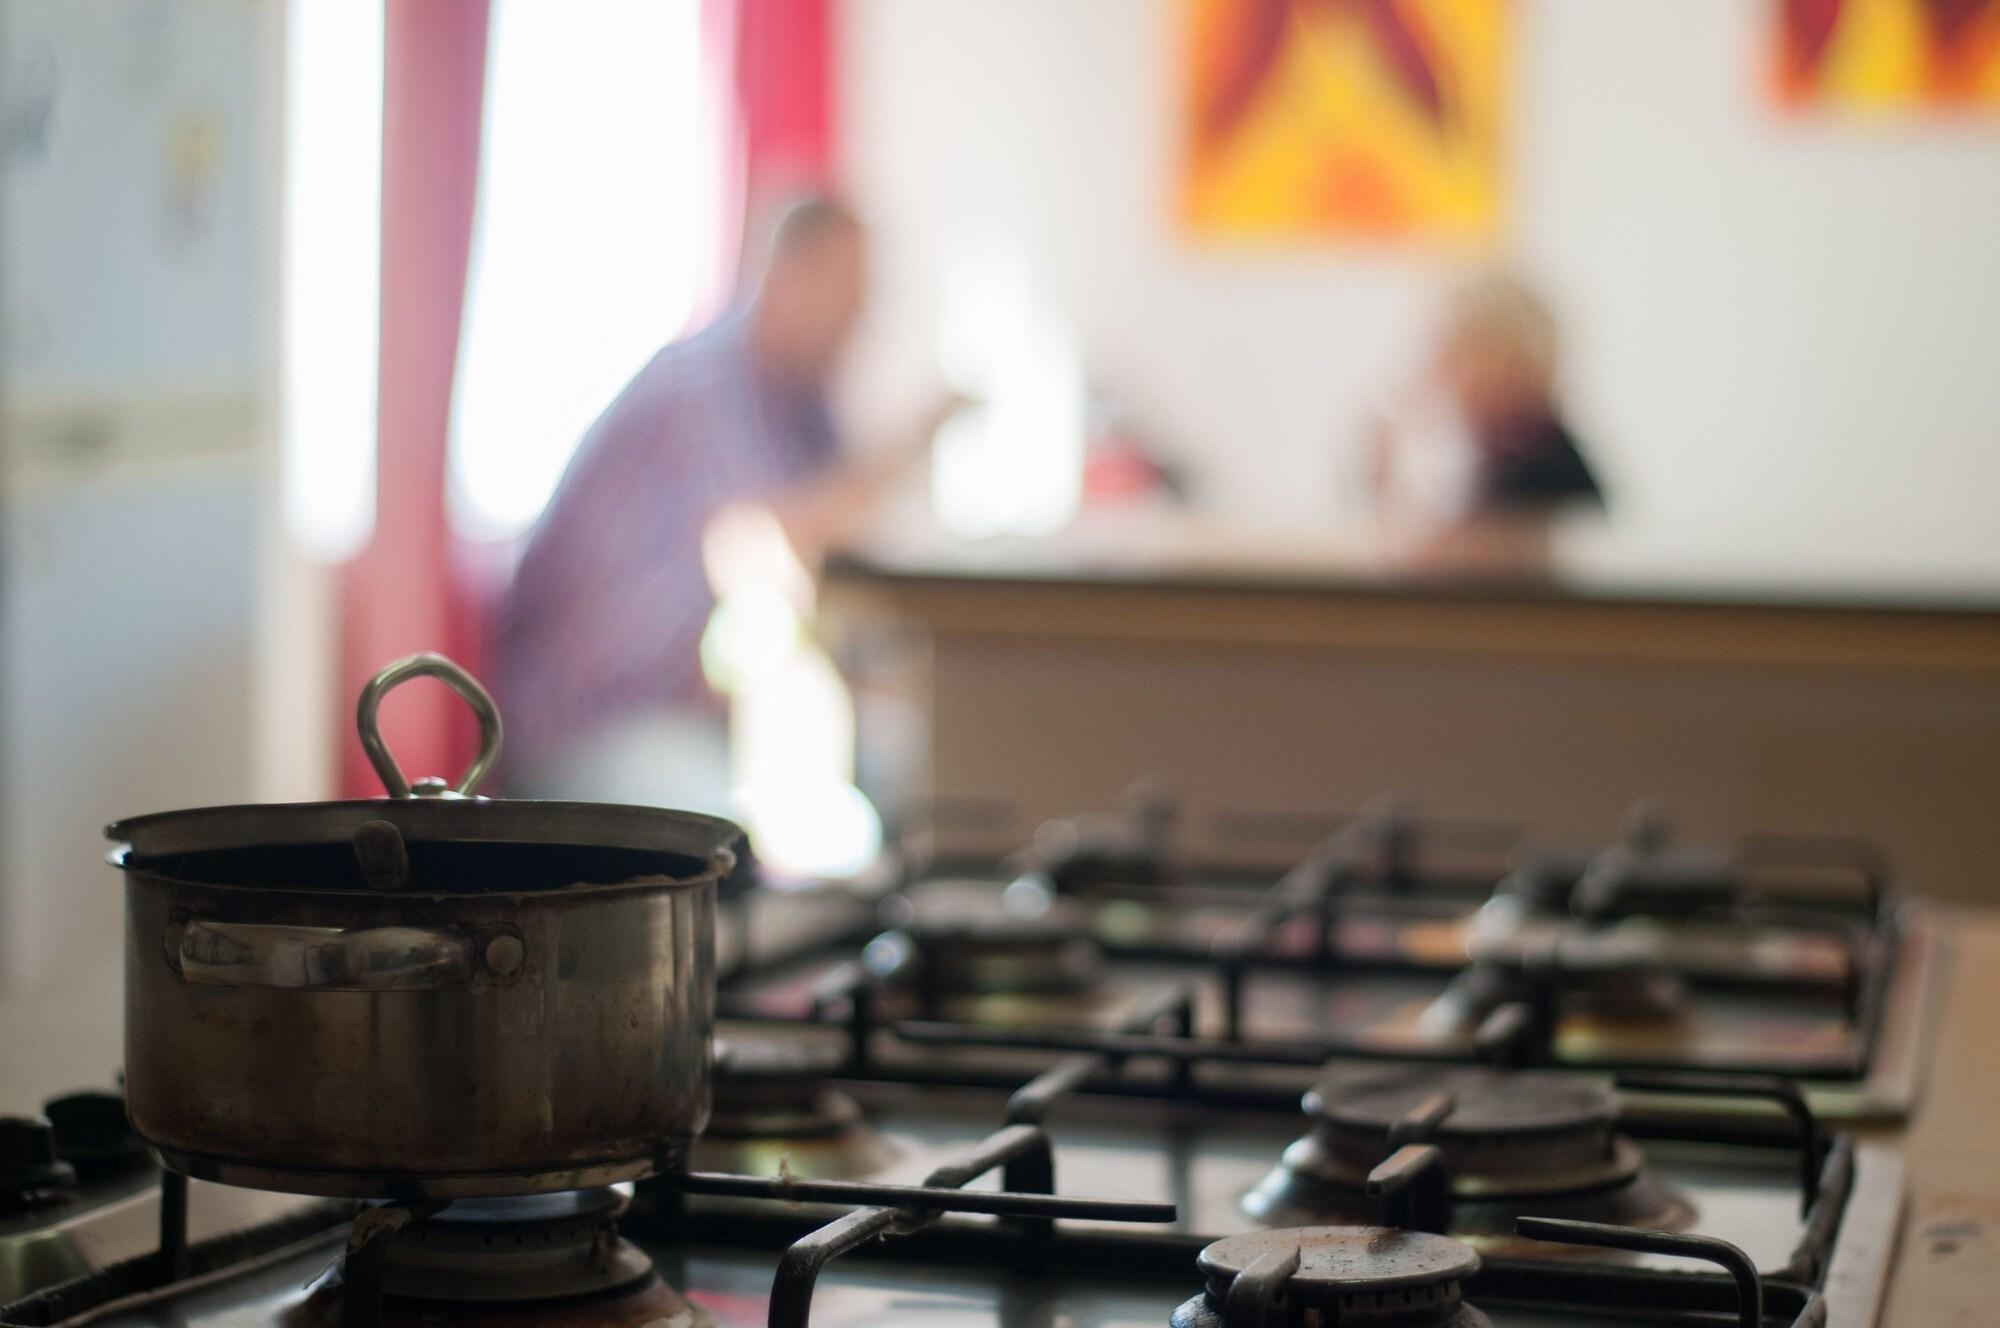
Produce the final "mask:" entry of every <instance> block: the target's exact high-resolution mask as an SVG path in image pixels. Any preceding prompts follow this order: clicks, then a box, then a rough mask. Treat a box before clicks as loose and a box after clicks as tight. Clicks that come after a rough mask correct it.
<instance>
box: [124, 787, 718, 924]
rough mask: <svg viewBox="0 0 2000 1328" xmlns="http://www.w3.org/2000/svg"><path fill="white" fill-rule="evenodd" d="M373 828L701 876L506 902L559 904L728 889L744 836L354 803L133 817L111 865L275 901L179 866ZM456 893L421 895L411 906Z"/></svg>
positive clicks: (346, 837) (657, 877) (551, 805)
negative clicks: (684, 868)
mask: <svg viewBox="0 0 2000 1328" xmlns="http://www.w3.org/2000/svg"><path fill="white" fill-rule="evenodd" d="M370 821H388V822H390V823H391V824H393V825H394V826H395V827H396V829H397V830H398V831H400V832H401V833H402V835H403V836H404V838H405V839H407V840H412V841H416V842H420V843H432V844H452V843H457V844H534V845H556V846H562V847H567V848H603V849H618V850H625V851H630V852H641V853H660V854H666V855H671V856H673V857H677V858H682V859H685V860H687V861H688V862H690V863H694V864H700V868H699V870H697V871H694V872H692V873H689V874H685V875H682V874H668V873H646V874H644V875H637V876H633V877H628V878H625V879H623V880H618V881H582V880H580V881H576V882H570V883H565V884H563V885H558V886H551V887H546V888H540V889H532V890H520V891H502V892H499V893H505V894H521V895H555V894H561V893H568V892H572V891H575V890H580V889H621V888H631V889H660V888H662V887H663V886H667V887H673V886H687V885H698V884H700V883H702V882H704V881H710V880H719V879H720V878H721V877H722V876H725V875H727V874H728V872H729V871H730V869H731V868H732V867H733V866H734V865H735V862H736V854H735V852H734V851H733V850H734V847H735V845H736V844H737V843H738V842H739V841H740V840H741V839H742V831H741V830H739V829H738V828H737V827H736V826H735V825H734V824H733V823H732V822H729V821H726V820H723V819H722V818H721V817H716V816H705V815H702V814H700V813H697V812H681V811H671V810H668V809H666V808H663V807H641V806H631V805H624V804H618V803H595V802H563V801H542V800H536V799H526V798H509V799H486V798H354V799H347V800H342V801H334V802H279V803H240V804H234V805H222V806H213V807H190V808H184V809H181V810H177V811H168V812H152V813H149V814H147V815H144V816H134V817H128V818H126V819H124V820H120V821H114V822H112V823H111V824H110V825H108V826H106V827H105V830H104V833H105V835H106V836H107V837H108V838H110V839H112V840H113V841H116V846H115V847H114V848H113V849H112V850H111V852H110V854H109V855H108V856H109V861H110V862H111V865H112V866H114V867H117V868H119V869H120V870H121V871H125V872H128V873H134V874H144V875H150V876H153V877H155V878H156V879H161V880H171V881H174V882H176V883H177V884H183V885H189V886H195V887H198V888H201V889H210V890H231V891H235V890H241V891H247V892H251V893H258V894H270V893H273V892H274V887H271V886H246V885H238V884H232V883H226V882H216V881H202V880H198V879H185V878H182V877H181V876H180V875H179V874H178V873H177V872H176V871H175V869H174V866H175V864H173V862H172V861H171V860H172V859H173V858H175V857H178V856H181V855H184V854H191V853H211V852H228V851H232V850H238V849H259V848H270V849H278V848H291V847H297V846H299V845H306V844H337V843H342V842H346V841H350V840H352V838H353V836H354V834H355V832H356V831H357V830H358V829H359V828H360V827H361V826H362V825H364V824H366V823H367V822H370ZM275 890H276V891H278V892H282V893H285V894H296V895H321V896H329V897H333V898H342V899H351V898H356V897H372V898H375V899H384V898H394V897H396V896H394V895H387V896H385V895H379V894H373V893H372V892H367V891H356V890H336V889H326V888H315V887H310V886H302V887H295V888H294V887H275ZM452 893H454V892H443V893H442V894H441V893H440V892H436V891H429V890H423V889H415V890H411V891H408V892H407V893H405V894H403V895H402V896H401V897H403V898H428V897H431V896H432V895H434V894H435V895H439V897H444V895H447V894H452Z"/></svg>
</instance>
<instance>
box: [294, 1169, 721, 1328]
mask: <svg viewBox="0 0 2000 1328" xmlns="http://www.w3.org/2000/svg"><path fill="white" fill-rule="evenodd" d="M625 1203H626V1201H625V1197H624V1196H623V1195H622V1194H620V1193H618V1192H617V1191H615V1190H610V1189H593V1190H571V1191H567V1192H562V1193H555V1194H536V1195H527V1196H522V1197H519V1198H503V1199H467V1200H461V1201H459V1202H457V1203H454V1204H452V1205H450V1206H449V1207H447V1208H446V1209H444V1210H443V1211H442V1212H440V1213H438V1214H436V1215H435V1216H433V1217H430V1218H428V1219H425V1220H421V1221H417V1222H412V1223H411V1224H410V1225H409V1226H408V1227H406V1228H405V1229H403V1230H402V1231H400V1232H398V1233H396V1234H395V1235H394V1236H393V1237H392V1238H390V1243H389V1244H388V1245H387V1247H386V1248H385V1250H384V1252H383V1256H382V1267H381V1285H382V1314H381V1320H380V1322H381V1324H382V1325H383V1328H406V1326H407V1328H434V1326H435V1328H448V1326H452V1325H466V1326H467V1328H470V1326H471V1325H488V1324H509V1325H512V1324H523V1325H525V1324H530V1323H532V1324H537V1325H546V1326H547V1328H564V1325H571V1326H573V1328H650V1326H651V1325H656V1324H659V1323H672V1324H674V1325H676V1328H680V1325H683V1324H685V1325H686V1328H714V1325H713V1321H712V1320H711V1319H710V1318H708V1316H706V1315H705V1314H703V1313H702V1311H700V1310H698V1309H696V1308H695V1307H693V1306H692V1305H690V1304H688V1302H686V1301H685V1300H683V1299H682V1298H681V1297H680V1296H679V1295H678V1294H677V1293H676V1292H674V1291H673V1289H672V1288H670V1287H668V1286H667V1285H666V1284H665V1283H664V1282H663V1281H662V1280H661V1279H660V1276H659V1274H658V1273H657V1272H656V1271H655V1270H654V1268H653V1262H652V1260H651V1259H649V1258H648V1257H647V1256H646V1254H645V1252H644V1251H642V1250H641V1249H639V1247H638V1246H636V1245H634V1244H632V1243H631V1242H630V1241H628V1240H625V1239H623V1238H621V1237H620V1236H619V1234H618V1216H619V1214H620V1213H622V1212H623V1211H624V1209H625ZM345 1295H346V1289H345V1284H344V1281H343V1278H342V1276H341V1275H340V1274H339V1273H334V1274H331V1275H329V1276H327V1277H325V1278H323V1279H322V1280H321V1281H320V1282H319V1283H317V1284H316V1285H315V1286H314V1287H313V1289H312V1291H311V1292H310V1293H309V1295H308V1296H307V1298H306V1299H305V1301H304V1302H303V1303H301V1304H300V1305H299V1306H298V1307H297V1308H296V1310H295V1311H294V1312H293V1313H292V1314H291V1315H289V1316H287V1318H286V1319H285V1320H284V1323H285V1325H286V1328H320V1326H321V1325H332V1324H343V1325H345V1324H347V1323H348V1322H349V1319H348V1318H347V1317H345V1316H346V1312H347V1310H348V1308H349V1307H348V1306H346V1305H345V1303H344V1300H345ZM371 1322H372V1320H371Z"/></svg>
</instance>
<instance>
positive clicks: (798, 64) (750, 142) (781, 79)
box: [721, 0, 836, 219]
mask: <svg viewBox="0 0 2000 1328" xmlns="http://www.w3.org/2000/svg"><path fill="white" fill-rule="evenodd" d="M721 3H722V4H724V5H725V6H726V7H727V8H728V9H729V10H730V11H731V12H732V13H733V15H734V34H735V52H734V62H733V67H734V72H735V79H736V105H737V110H738V113H739V114H740V116H741V127H740V135H739V139H738V141H739V143H740V145H741V150H742V156H743V160H742V171H743V179H744V198H745V199H746V201H747V204H748V206H747V208H746V212H747V215H748V216H749V217H751V218H753V219H754V218H756V217H758V216H760V215H762V213H763V211H764V209H765V208H766V207H768V206H770V205H771V204H772V203H774V202H776V201H778V200H779V199H780V198H781V197H782V196H783V195H784V194H786V193H789V192H793V191H795V190H799V189H805V188H813V187H820V186H825V185H827V184H829V183H831V181H832V178H833V174H834V167H835V161H834V139H835V133H834V131H835V128H836V126H835V124H834V96H833V54H834V51H833V38H834V34H833V6H832V0H721Z"/></svg>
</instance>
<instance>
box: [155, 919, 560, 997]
mask: <svg viewBox="0 0 2000 1328" xmlns="http://www.w3.org/2000/svg"><path fill="white" fill-rule="evenodd" d="M179 931H180V936H179V938H178V944H173V943H172V940H173V938H172V937H171V936H170V937H169V941H170V945H169V949H170V952H171V953H172V954H173V955H174V956H175V957H176V958H177V959H178V960H179V964H180V971H181V976H182V977H183V978H185V979H186V980H187V981H189V982H198V983H201V984H202V985H204V986H212V987H278V988H284V989H287V990H293V991H408V990H412V989H425V988H439V987H457V986H465V985H467V984H468V983H470V982H471V981H472V979H473V976H474V974H475V973H476V972H477V971H478V967H479V960H478V957H477V954H476V952H475V951H474V948H473V941H472V938H471V937H470V936H462V935H455V934H453V933H451V932H444V931H433V930H429V929H426V928H421V927H371V928H367V929H365V930H355V931H348V930H345V929H343V928H339V927H291V926H279V925H274V924H270V923H250V922H188V923H185V924H183V925H182V926H181V927H180V928H179ZM502 939H513V938H495V942H494V944H495V945H498V944H499V943H500V941H501V940H502ZM519 945H520V942H519V941H518V939H514V940H513V946H514V950H515V951H517V950H518V947H519ZM491 948H492V947H491V946H489V949H491ZM511 953H512V951H510V954H511Z"/></svg>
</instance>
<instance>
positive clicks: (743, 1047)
mask: <svg viewBox="0 0 2000 1328" xmlns="http://www.w3.org/2000/svg"><path fill="white" fill-rule="evenodd" d="M841 1063H842V1057H841V1053H840V1051H839V1050H838V1049H837V1048H835V1047H832V1046H827V1045H824V1044H817V1043H810V1042H805V1041H802V1040H799V1039H796V1038H775V1037H758V1038H730V1039H727V1040H723V1041H718V1043H717V1046H716V1054H715V1076H714V1085H715V1095H714V1106H713V1108H712V1110H711V1112H710V1114H709V1118H708V1128H707V1129H706V1130H705V1131H703V1133H702V1135H701V1137H700V1138H699V1139H698V1140H696V1141H695V1145H694V1154H693V1156H694V1163H693V1165H694V1169H695V1170H697V1171H729V1172H735V1173H738V1174H743V1175H753V1176H768V1175H772V1174H774V1173H777V1172H780V1171H783V1172H784V1173H786V1174H790V1175H793V1176H799V1177H803V1178H805V1179H808V1180H854V1179H857V1178H859V1177H863V1176H871V1175H874V1174H876V1173H877V1172H879V1171H881V1170H882V1169H883V1168H885V1167H887V1166H888V1165H889V1163H891V1162H892V1161H894V1160H895V1158H896V1150H895V1148H894V1147H893V1146H891V1145H890V1143H889V1142H888V1141H887V1140H886V1139H884V1138H882V1136H881V1135H879V1134H877V1133H876V1132H875V1131H874V1130H873V1129H872V1128H870V1127H869V1125H868V1123H867V1121H866V1120H865V1119H863V1117H862V1113H861V1107H860V1105H859V1104H858V1103H856V1102H855V1100H854V1099H853V1098H851V1097H849V1096H848V1095H847V1094H845V1093H843V1092H841V1091H839V1090H838V1089H836V1088H834V1087H832V1085H830V1084H829V1083H828V1082H827V1081H828V1079H830V1078H831V1077H832V1076H833V1075H834V1074H835V1073H836V1072H837V1071H838V1070H839V1069H840V1068H841Z"/></svg>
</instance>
